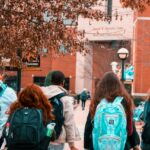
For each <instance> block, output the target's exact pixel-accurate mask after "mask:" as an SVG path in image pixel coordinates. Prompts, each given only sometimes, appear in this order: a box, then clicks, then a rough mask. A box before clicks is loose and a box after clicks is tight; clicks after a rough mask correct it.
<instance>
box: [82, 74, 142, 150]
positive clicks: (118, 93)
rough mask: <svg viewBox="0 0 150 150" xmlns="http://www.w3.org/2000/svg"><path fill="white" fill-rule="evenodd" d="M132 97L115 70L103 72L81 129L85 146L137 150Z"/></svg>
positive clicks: (102, 148)
mask: <svg viewBox="0 0 150 150" xmlns="http://www.w3.org/2000/svg"><path fill="white" fill-rule="evenodd" d="M132 105H133V104H132V99H131V98H130V96H129V94H128V93H127V91H126V90H125V88H124V86H123V84H122V83H121V81H119V79H118V77H117V76H116V74H114V73H113V72H107V73H106V74H105V75H104V76H103V78H102V80H101V81H100V82H99V83H98V84H97V87H96V91H95V95H94V99H93V100H92V102H91V104H90V113H89V115H88V118H87V122H86V125H85V131H84V148H85V149H88V150H110V149H111V150H130V149H131V148H134V150H139V149H140V148H139V144H140V139H139V136H138V134H137V132H136V128H135V125H134V122H133V115H132Z"/></svg>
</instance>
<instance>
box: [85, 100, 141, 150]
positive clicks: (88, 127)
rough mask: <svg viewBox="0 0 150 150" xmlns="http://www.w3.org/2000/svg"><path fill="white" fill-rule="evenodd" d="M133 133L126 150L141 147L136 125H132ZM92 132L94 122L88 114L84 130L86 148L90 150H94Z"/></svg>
mask: <svg viewBox="0 0 150 150" xmlns="http://www.w3.org/2000/svg"><path fill="white" fill-rule="evenodd" d="M122 103H123V106H124V107H125V101H124V100H123V101H122ZM132 128H133V130H132V131H133V132H132V134H131V135H130V136H129V135H128V137H127V142H126V145H125V149H124V150H130V149H131V148H133V147H135V146H136V145H140V138H139V135H138V133H137V131H136V128H135V124H134V123H132ZM92 130H93V121H92V120H91V117H90V113H89V114H88V117H87V121H86V124H85V130H84V148H85V149H88V150H94V149H93V143H92V141H93V140H92Z"/></svg>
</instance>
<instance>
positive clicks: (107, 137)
mask: <svg viewBox="0 0 150 150" xmlns="http://www.w3.org/2000/svg"><path fill="white" fill-rule="evenodd" d="M122 99H123V97H116V98H115V100H114V102H112V103H108V102H107V100H106V99H102V101H101V103H100V104H99V105H98V106H97V110H96V113H95V117H94V128H93V132H92V136H93V146H94V150H124V147H125V143H126V140H127V130H126V128H127V120H126V114H125V111H124V108H123V106H122V104H121V101H122Z"/></svg>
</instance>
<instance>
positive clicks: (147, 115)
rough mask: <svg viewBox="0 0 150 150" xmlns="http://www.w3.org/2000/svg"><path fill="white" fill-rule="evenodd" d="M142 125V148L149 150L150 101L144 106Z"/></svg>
mask: <svg viewBox="0 0 150 150" xmlns="http://www.w3.org/2000/svg"><path fill="white" fill-rule="evenodd" d="M144 123H145V125H144V127H143V132H142V149H143V150H150V101H148V102H146V103H145V106H144Z"/></svg>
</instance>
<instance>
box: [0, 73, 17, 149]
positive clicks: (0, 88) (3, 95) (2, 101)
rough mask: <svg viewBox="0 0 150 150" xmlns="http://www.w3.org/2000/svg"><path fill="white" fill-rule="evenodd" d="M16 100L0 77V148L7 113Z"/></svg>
mask: <svg viewBox="0 0 150 150" xmlns="http://www.w3.org/2000/svg"><path fill="white" fill-rule="evenodd" d="M16 100H17V96H16V93H15V91H14V90H13V89H12V88H10V87H8V86H7V85H6V84H5V83H4V82H3V76H1V75H0V147H1V145H2V143H3V138H2V131H3V128H4V125H5V123H6V121H7V119H8V114H7V112H8V111H9V107H10V105H11V104H12V103H13V102H14V101H16Z"/></svg>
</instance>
